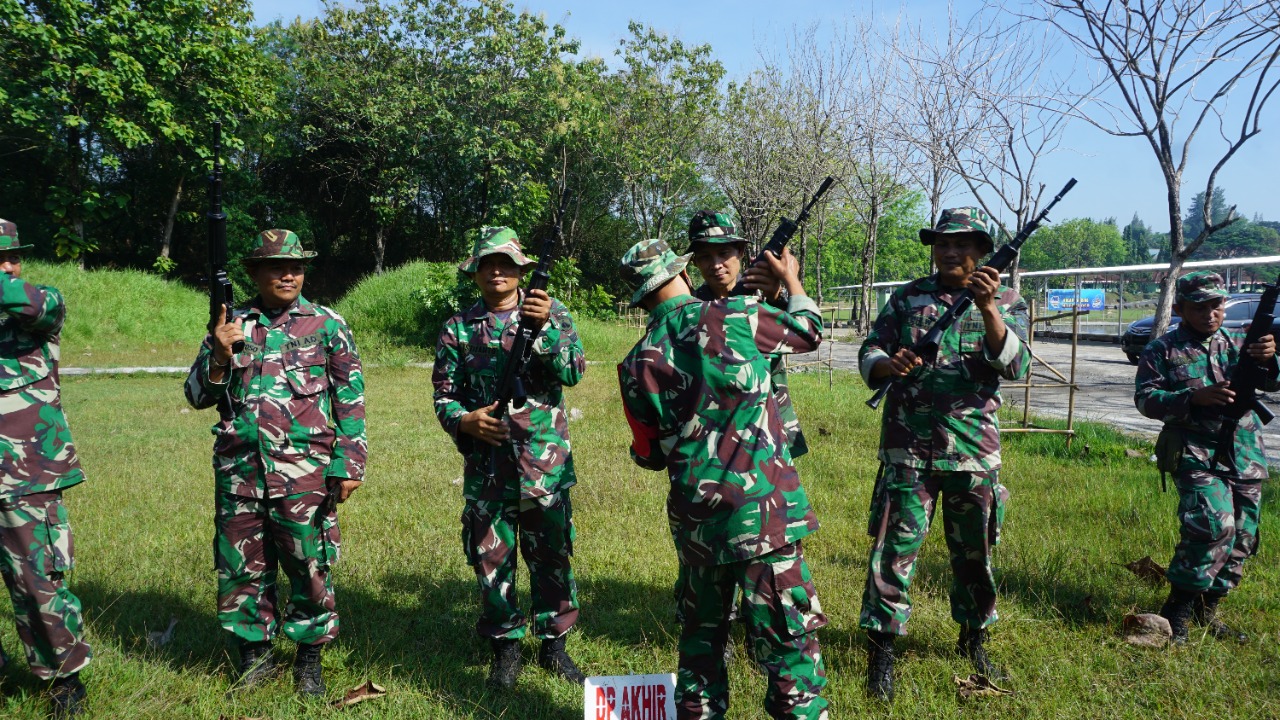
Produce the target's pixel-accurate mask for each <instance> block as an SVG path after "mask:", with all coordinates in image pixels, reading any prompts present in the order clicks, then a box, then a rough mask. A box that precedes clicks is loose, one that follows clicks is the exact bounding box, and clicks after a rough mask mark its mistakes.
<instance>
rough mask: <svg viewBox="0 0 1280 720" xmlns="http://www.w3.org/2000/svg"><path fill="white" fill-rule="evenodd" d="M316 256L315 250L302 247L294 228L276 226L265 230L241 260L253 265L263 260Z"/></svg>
mask: <svg viewBox="0 0 1280 720" xmlns="http://www.w3.org/2000/svg"><path fill="white" fill-rule="evenodd" d="M315 256H316V253H315V251H311V250H303V249H302V241H301V240H299V239H298V236H297V235H296V234H295V233H294V232H293V231H292V230H281V229H278V228H275V229H271V230H263V231H262V233H261V234H260V235H258V239H257V240H254V242H253V249H252V250H250V251H249V254H248V255H246V256H245V257H243V258H240V262H241V263H243V264H245V265H251V264H253V263H256V262H260V261H262V260H310V259H311V258H313V257H315Z"/></svg>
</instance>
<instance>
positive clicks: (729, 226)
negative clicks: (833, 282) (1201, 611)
mask: <svg viewBox="0 0 1280 720" xmlns="http://www.w3.org/2000/svg"><path fill="white" fill-rule="evenodd" d="M737 232H738V228H737V226H736V225H734V224H733V220H731V219H730V218H729V216H728V215H727V214H725V213H718V212H714V211H712V210H699V211H698V212H696V213H694V215H693V217H692V218H690V219H689V248H688V250H687V252H688V253H690V254H691V255H692V257H691V258H690V261H691V262H692V263H693V265H694V267H696V268H698V272H699V273H700V274H701V275H702V279H703V283H702V285H699V286H698V288H697V289H696V290H694V291H693V293H692V294H693V296H694V297H695V298H697V299H699V300H706V301H711V300H719V299H721V298H727V297H729V295H730V294H731V293H732V292H733V289H734V287H735V286H736V285H737V284H738V282H739V280H741V281H742V282H743V284H744V285H745V286H746V287H747V288H748V289H749V290H752V291H759V292H760V293H762V296H763V299H764V302H766V303H768V304H769V305H772V306H773V307H775V308H777V309H779V310H786V309H787V303H788V302H789V300H790V297H789V295H788V294H787V291H786V288H784V287H783V286H782V283H781V282H780V281H779V280H778V278H776V277H774V276H773V274H772V273H770V272H769V270H768V269H767V268H763V267H759V268H756V267H752V268H747V270H746V272H745V273H743V272H742V259H743V258H744V257H746V256H747V239H746V238H744V237H741V236H739V235H738V234H737ZM769 376H770V379H771V380H772V381H773V396H774V397H775V398H776V399H777V401H778V413H779V414H780V415H781V416H782V427H783V429H784V430H786V433H787V445H788V446H789V447H790V449H791V458H792V459H793V460H794V459H795V458H798V457H800V456H801V455H804V454H805V453H807V452H809V446H808V444H807V443H805V439H804V433H803V432H801V431H800V418H799V417H798V416H797V415H796V409H795V406H794V405H792V403H791V393H790V391H788V389H787V363H786V360H785V358H784V357H783V356H782V355H775V356H773V357H771V358H770V359H769ZM684 578H685V572H684V567H683V566H682V567H681V568H680V574H679V577H678V578H677V579H676V594H677V597H678V596H679V593H680V588H681V587H682V586H683V584H684ZM741 605H742V603H741V598H739V599H737V600H735V601H734V605H733V610H732V611H731V613H730V617H729V620H730V621H731V622H732V621H735V620H738V619H740V616H739V613H738V609H739V607H740V606H741ZM676 621H677V622H678V623H680V624H683V623H684V618H682V617H681V616H680V605H679V604H678V603H677V605H676ZM748 652H750V648H748ZM728 654H729V651H728V646H727V645H726V657H727V656H728Z"/></svg>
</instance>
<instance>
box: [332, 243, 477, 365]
mask: <svg viewBox="0 0 1280 720" xmlns="http://www.w3.org/2000/svg"><path fill="white" fill-rule="evenodd" d="M476 297H477V295H476V289H475V285H474V284H473V283H472V282H471V281H470V280H467V279H466V278H464V277H462V276H461V275H459V274H458V266H457V265H454V264H453V263H444V262H437V263H430V262H425V261H422V260H415V261H413V262H409V263H406V264H404V265H401V266H400V267H398V268H395V269H394V270H388V271H387V272H384V273H383V274H381V275H368V276H366V277H364V278H363V279H361V280H360V282H358V283H356V285H355V287H353V288H351V290H350V291H349V292H348V293H347V294H346V295H345V296H344V297H343V298H342V299H341V300H339V301H338V303H337V304H336V305H335V306H334V309H336V310H337V311H338V312H339V313H341V314H342V316H343V317H344V318H346V320H347V322H348V323H350V324H351V329H352V332H353V333H355V336H356V344H357V345H358V346H359V347H360V349H361V354H363V355H366V356H368V357H370V358H372V359H376V360H377V361H379V362H403V361H404V360H408V359H412V357H414V355H413V354H412V353H409V354H406V353H405V352H404V351H403V349H404V348H411V349H412V348H416V349H419V350H427V351H430V350H431V349H433V348H435V344H436V338H437V337H438V336H439V334H440V326H441V325H442V324H443V323H444V321H445V320H447V319H448V318H449V316H450V315H452V314H453V313H455V312H457V311H458V310H460V309H462V308H464V307H466V306H467V305H469V304H471V303H472V302H474V301H475V298H476ZM422 354H423V353H417V355H418V356H421V355H422Z"/></svg>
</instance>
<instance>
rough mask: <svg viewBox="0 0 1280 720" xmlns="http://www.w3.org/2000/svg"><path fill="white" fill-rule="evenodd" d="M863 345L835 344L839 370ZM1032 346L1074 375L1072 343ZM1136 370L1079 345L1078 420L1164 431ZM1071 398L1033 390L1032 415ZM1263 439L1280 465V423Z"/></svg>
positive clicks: (1272, 400)
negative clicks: (1136, 386)
mask: <svg viewBox="0 0 1280 720" xmlns="http://www.w3.org/2000/svg"><path fill="white" fill-rule="evenodd" d="M860 343H861V340H860V339H857V338H854V339H852V340H851V341H850V340H845V339H843V338H842V339H841V340H839V341H837V342H835V343H832V344H831V350H833V351H834V362H835V366H836V367H837V368H844V369H849V370H854V371H856V368H857V354H858V347H859V345H860ZM1033 347H1034V352H1035V354H1036V357H1038V358H1039V359H1040V360H1042V361H1043V362H1045V363H1048V364H1049V365H1051V366H1053V367H1054V368H1055V369H1057V370H1058V371H1059V372H1061V373H1062V374H1063V375H1065V376H1067V377H1070V376H1071V343H1070V342H1069V341H1059V340H1039V339H1037V341H1036V342H1035V344H1034V346H1033ZM827 350H828V349H827V348H826V347H824V348H823V349H822V350H821V353H822V357H823V359H825V358H826V356H827ZM813 359H814V355H813V354H812V353H810V354H808V355H801V356H796V357H795V358H794V362H805V361H811V360H813ZM793 364H794V363H793ZM1136 369H1137V368H1136V367H1135V366H1133V365H1131V364H1130V363H1129V360H1128V359H1127V358H1125V356H1124V353H1123V352H1121V351H1120V346H1119V345H1112V344H1109V343H1095V342H1082V343H1080V345H1079V348H1078V350H1077V355H1076V375H1075V379H1076V385H1077V387H1079V390H1078V391H1077V392H1076V398H1075V415H1074V417H1075V419H1076V420H1092V421H1097V422H1105V423H1110V424H1111V425H1114V426H1116V427H1119V428H1120V429H1122V430H1125V431H1126V432H1132V433H1138V434H1142V435H1148V436H1151V437H1154V436H1155V434H1156V433H1158V432H1160V425H1161V423H1160V421H1158V420H1151V419H1149V418H1145V417H1143V416H1142V415H1139V414H1138V411H1137V409H1135V408H1134V406H1133V375H1134V371H1135V370H1136ZM1032 372H1033V373H1034V375H1033V381H1034V384H1035V385H1037V386H1038V385H1040V384H1048V382H1049V381H1048V380H1046V379H1045V378H1050V377H1054V376H1053V374H1052V373H1051V372H1050V371H1049V370H1048V369H1046V368H1045V367H1044V366H1043V365H1042V364H1041V363H1040V362H1036V363H1035V364H1034V366H1033V369H1032ZM1024 394H1025V391H1024V390H1022V389H1012V390H1006V391H1005V392H1004V399H1005V403H1006V404H1007V405H1009V406H1012V407H1015V408H1021V407H1022V404H1023V398H1024ZM1067 396H1068V393H1067V391H1066V390H1059V389H1041V388H1039V387H1035V388H1033V389H1032V391H1031V412H1032V413H1033V414H1037V415H1042V416H1053V417H1066V415H1067ZM1263 400H1264V401H1265V402H1267V403H1268V404H1269V405H1271V407H1272V408H1273V409H1278V410H1280V394H1277V395H1272V396H1270V397H1264V398H1263ZM1264 436H1265V440H1264V442H1265V444H1266V446H1267V458H1268V459H1269V460H1270V464H1271V465H1273V466H1276V467H1280V421H1277V422H1273V423H1272V424H1271V425H1269V426H1267V428H1266V430H1265V432H1264Z"/></svg>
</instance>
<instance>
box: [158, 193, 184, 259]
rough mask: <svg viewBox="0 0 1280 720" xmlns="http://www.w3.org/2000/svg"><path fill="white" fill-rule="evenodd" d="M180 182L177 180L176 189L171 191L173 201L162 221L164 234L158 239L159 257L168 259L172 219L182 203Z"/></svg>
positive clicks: (171, 235)
mask: <svg viewBox="0 0 1280 720" xmlns="http://www.w3.org/2000/svg"><path fill="white" fill-rule="evenodd" d="M182 181H183V178H181V177H179V178H178V187H176V188H174V189H173V200H172V201H171V202H170V203H169V214H168V215H167V216H165V219H164V234H163V235H162V236H161V237H160V257H162V258H166V259H167V258H168V257H169V244H170V242H171V241H172V240H173V219H174V217H176V216H177V214H178V204H179V203H180V202H181V201H182Z"/></svg>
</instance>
